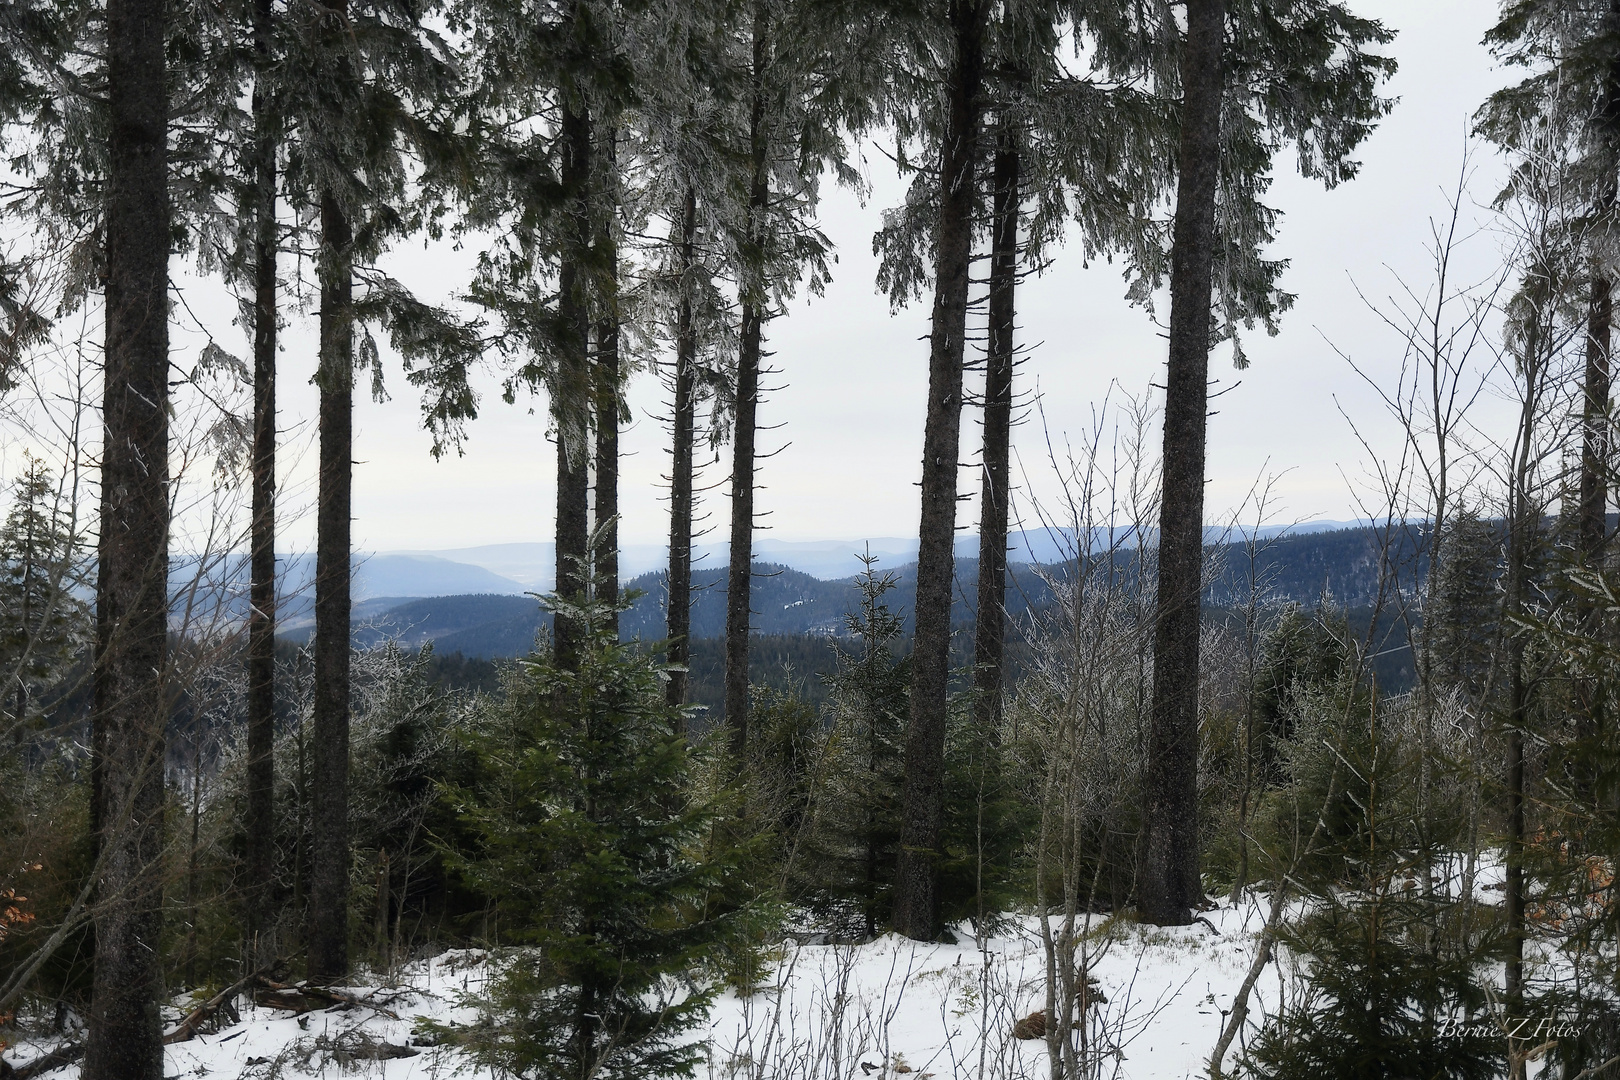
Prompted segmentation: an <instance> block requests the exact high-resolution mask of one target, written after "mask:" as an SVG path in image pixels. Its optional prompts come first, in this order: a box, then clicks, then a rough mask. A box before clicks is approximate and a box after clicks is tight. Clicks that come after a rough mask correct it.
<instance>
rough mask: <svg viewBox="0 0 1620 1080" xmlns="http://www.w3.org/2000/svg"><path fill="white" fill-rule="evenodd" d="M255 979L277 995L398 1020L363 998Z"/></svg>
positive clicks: (300, 984) (320, 987)
mask: <svg viewBox="0 0 1620 1080" xmlns="http://www.w3.org/2000/svg"><path fill="white" fill-rule="evenodd" d="M256 978H257V981H258V984H259V985H260V986H262V987H265V988H266V989H268V990H274V991H276V992H277V993H284V994H285V993H293V994H302V995H303V996H305V997H311V998H319V999H321V1000H323V1001H330V1002H332V1003H333V1004H334V1005H360V1006H362V1007H364V1008H367V1009H370V1010H372V1011H373V1012H376V1013H381V1014H382V1015H383V1016H386V1017H388V1019H390V1020H398V1019H399V1014H398V1013H396V1012H393V1011H391V1010H389V1009H385V1008H383V1007H382V1006H381V1005H378V1004H377V1003H376V1002H374V1001H367V1000H366V999H365V998H361V997H355V996H354V995H353V994H345V993H344V992H343V991H341V990H333V989H331V988H329V987H325V986H310V985H308V984H306V983H297V984H292V985H289V984H287V983H279V982H276V981H275V980H274V979H267V978H265V977H264V976H262V975H261V976H257V977H256Z"/></svg>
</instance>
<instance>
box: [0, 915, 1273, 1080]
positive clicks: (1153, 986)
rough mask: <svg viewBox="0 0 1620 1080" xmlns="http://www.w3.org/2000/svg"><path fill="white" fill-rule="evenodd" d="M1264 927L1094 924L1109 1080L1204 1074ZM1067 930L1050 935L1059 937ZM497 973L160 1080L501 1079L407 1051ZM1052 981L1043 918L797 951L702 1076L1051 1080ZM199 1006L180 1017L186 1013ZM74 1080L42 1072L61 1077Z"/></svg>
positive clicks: (197, 1045)
mask: <svg viewBox="0 0 1620 1080" xmlns="http://www.w3.org/2000/svg"><path fill="white" fill-rule="evenodd" d="M1265 914H1266V911H1265V901H1264V898H1260V899H1258V900H1246V901H1244V902H1243V903H1241V904H1239V905H1238V906H1236V907H1233V906H1222V907H1220V908H1218V909H1216V910H1214V911H1211V912H1208V913H1206V914H1205V916H1204V921H1200V922H1195V923H1194V924H1193V925H1191V926H1187V927H1176V928H1167V929H1160V928H1156V927H1151V926H1141V925H1137V924H1134V923H1127V922H1124V921H1107V920H1105V919H1104V918H1103V917H1099V916H1093V917H1092V930H1093V932H1092V933H1091V934H1089V935H1088V937H1087V938H1086V940H1087V942H1088V945H1087V948H1088V950H1089V951H1090V952H1091V954H1092V956H1091V959H1092V961H1093V967H1092V973H1093V975H1094V976H1095V977H1096V979H1097V981H1098V983H1099V984H1100V987H1101V990H1102V993H1103V996H1104V998H1105V999H1106V1002H1105V1003H1104V1004H1099V1005H1097V1006H1095V1007H1094V1008H1093V1010H1091V1012H1090V1013H1089V1014H1088V1015H1089V1018H1090V1022H1089V1024H1088V1028H1087V1038H1088V1039H1091V1040H1093V1045H1096V1046H1099V1047H1103V1048H1105V1050H1106V1052H1105V1054H1104V1055H1103V1059H1102V1067H1101V1069H1100V1071H1099V1072H1098V1074H1097V1075H1099V1076H1102V1077H1119V1078H1131V1080H1183V1078H1187V1077H1195V1076H1207V1075H1208V1056H1209V1053H1210V1051H1211V1049H1212V1048H1213V1047H1214V1045H1215V1042H1216V1039H1217V1038H1218V1036H1219V1032H1220V1027H1221V1023H1222V1020H1223V1011H1225V1010H1229V1009H1230V1008H1231V1001H1232V995H1233V993H1234V992H1235V991H1236V989H1237V987H1238V986H1239V985H1240V983H1241V982H1242V980H1243V976H1244V974H1245V972H1246V971H1247V969H1248V967H1249V964H1250V962H1251V959H1252V957H1253V955H1254V949H1255V947H1256V935H1257V934H1258V933H1259V931H1260V929H1261V927H1262V926H1263V925H1264V922H1265ZM1058 923H1059V920H1057V919H1054V920H1053V932H1054V933H1056V932H1057V930H1058V929H1059V926H1058ZM1099 924H1101V925H1099ZM959 929H960V930H962V931H966V929H967V928H965V927H963V928H959ZM1081 929H1082V930H1084V929H1085V927H1083V926H1082V927H1081ZM490 971H491V961H490V958H489V956H488V954H486V953H483V952H480V951H477V950H456V951H451V952H446V953H442V954H440V955H438V956H435V957H432V958H431V959H423V960H418V961H415V962H413V963H411V964H409V965H407V966H406V967H405V968H404V969H403V971H402V972H400V973H399V974H398V975H397V976H396V977H395V978H393V979H390V980H369V981H370V982H371V983H372V985H358V986H353V987H349V988H347V992H348V993H350V994H352V995H355V996H357V997H360V998H362V999H365V1000H366V1001H368V1002H369V1003H370V1004H374V1005H376V1006H378V1007H380V1008H381V1009H386V1010H388V1011H389V1012H391V1013H393V1014H394V1015H395V1016H397V1017H398V1019H394V1018H391V1017H390V1016H387V1015H384V1014H383V1013H381V1012H379V1011H377V1010H376V1009H373V1008H371V1007H369V1005H356V1006H349V1007H347V1008H343V1007H341V1006H340V1007H339V1008H337V1009H324V1010H318V1011H312V1012H307V1013H304V1014H302V1015H301V1016H297V1017H294V1016H290V1015H288V1014H287V1013H286V1012H285V1011H282V1010H277V1009H274V1008H270V1007H266V1006H254V1005H253V1004H252V1003H250V1002H249V1001H247V1000H246V999H245V998H244V999H242V1000H241V1002H240V1003H239V1009H240V1017H241V1022H240V1023H235V1024H229V1025H228V1026H224V1027H222V1028H221V1029H220V1030H219V1031H217V1032H214V1033H211V1034H205V1035H202V1036H199V1037H198V1038H196V1039H193V1040H191V1041H189V1042H185V1043H177V1044H173V1045H171V1046H169V1047H167V1050H166V1061H165V1066H164V1076H165V1077H167V1078H170V1080H179V1078H184V1077H208V1076H214V1077H244V1078H264V1080H270V1078H276V1077H282V1078H296V1077H306V1076H307V1077H337V1076H350V1075H364V1076H366V1077H374V1078H380V1080H406V1078H415V1077H450V1076H453V1075H454V1076H464V1077H468V1078H482V1077H487V1076H490V1075H491V1074H490V1073H489V1072H488V1070H486V1069H483V1068H481V1067H478V1066H475V1065H474V1064H473V1063H472V1062H471V1061H470V1060H469V1059H468V1058H467V1057H466V1055H465V1054H464V1053H463V1051H461V1050H460V1049H459V1048H456V1047H453V1046H442V1047H416V1046H412V1045H411V1041H412V1037H413V1035H412V1032H413V1027H414V1026H415V1025H416V1022H417V1020H418V1018H423V1017H425V1018H429V1019H431V1020H433V1021H436V1022H439V1023H448V1024H457V1023H467V1022H469V1021H471V1020H472V1019H473V1017H474V1012H473V1010H472V1008H471V1007H469V1006H467V1005H464V1004H462V999H463V997H464V995H466V994H467V993H469V992H476V991H478V990H479V989H480V988H481V986H482V984H483V982H484V981H485V980H487V979H488V978H489V976H490ZM1044 980H1045V954H1044V950H1043V948H1042V944H1041V931H1040V921H1039V919H1038V918H1037V917H1034V916H1022V917H1018V918H1015V919H1011V920H1009V921H1008V925H1007V927H1006V928H1005V929H1004V930H1003V932H1001V933H1000V934H998V935H996V936H994V937H991V938H989V939H988V940H986V941H985V942H984V947H983V949H982V950H981V949H980V947H979V946H978V945H977V944H975V942H974V940H973V939H972V937H971V936H970V935H969V934H967V933H965V932H964V933H962V935H961V937H960V940H959V941H958V943H957V944H951V945H946V944H918V943H916V942H912V941H909V940H907V939H904V938H900V937H896V936H894V935H889V936H885V937H882V938H879V939H877V940H875V941H872V942H867V943H863V944H854V945H850V944H797V943H794V942H792V941H788V942H786V943H784V944H783V945H782V946H781V948H780V950H779V953H778V955H777V956H776V957H775V958H774V964H773V966H772V969H771V973H770V975H769V977H768V978H767V980H766V982H765V985H763V986H762V987H760V989H759V990H758V991H757V992H755V993H753V994H747V995H742V994H738V993H736V992H734V991H726V992H725V993H722V994H720V995H719V996H718V997H717V998H716V1000H715V1004H714V1008H713V1010H712V1012H711V1014H710V1018H709V1023H708V1026H707V1031H706V1033H703V1034H700V1036H699V1037H702V1038H706V1040H707V1043H708V1060H707V1065H706V1066H705V1067H703V1068H700V1069H699V1072H698V1076H699V1077H704V1078H705V1080H722V1078H725V1080H730V1078H733V1077H735V1078H743V1077H747V1078H750V1080H810V1078H823V1077H825V1078H828V1080H832V1078H838V1080H844V1078H849V1077H854V1078H859V1080H865V1078H867V1077H870V1078H871V1080H883V1078H884V1077H894V1076H899V1075H904V1074H907V1073H909V1074H911V1076H913V1077H915V1078H916V1080H922V1078H923V1077H925V1076H928V1075H932V1076H933V1077H935V1078H937V1080H944V1078H946V1077H970V1076H971V1077H987V1078H1006V1080H1023V1078H1027V1080H1043V1078H1045V1077H1046V1076H1047V1066H1046V1044H1045V1042H1044V1040H1039V1039H1037V1040H1031V1041H1020V1040H1017V1039H1015V1038H1013V1037H1012V1028H1013V1025H1014V1024H1015V1023H1016V1022H1017V1021H1018V1020H1019V1019H1021V1018H1023V1017H1026V1016H1028V1015H1029V1014H1031V1013H1033V1012H1036V1011H1038V1010H1041V1009H1043V1008H1044V1007H1045V989H1044V987H1045V982H1044ZM1268 982H1269V986H1270V990H1271V993H1270V994H1269V995H1268V994H1267V993H1266V986H1267V984H1268ZM1276 990H1277V977H1276V974H1275V972H1268V973H1267V977H1266V978H1263V979H1262V980H1261V985H1259V986H1257V987H1256V993H1255V995H1254V1000H1252V1001H1251V1004H1250V1007H1251V1010H1252V1011H1251V1020H1255V1021H1258V1020H1259V1019H1260V1018H1261V1016H1262V1015H1263V1012H1264V1009H1265V1006H1266V1001H1267V998H1268V996H1269V997H1270V998H1272V999H1273V1000H1274V998H1275V994H1276ZM189 1000H190V999H189V998H187V999H185V1000H184V1001H182V1002H177V1003H176V1004H177V1006H186V1007H189ZM180 1011H181V1010H180V1008H179V1007H177V1008H176V1009H174V1010H173V1011H172V1012H171V1014H170V1015H171V1017H172V1018H178V1016H179V1015H180ZM52 1048H53V1047H52V1045H39V1044H35V1045H32V1046H27V1045H25V1046H18V1047H14V1048H12V1049H11V1050H10V1051H9V1052H8V1054H7V1059H8V1060H9V1061H10V1062H11V1063H12V1064H13V1065H22V1064H24V1063H25V1062H27V1061H29V1060H31V1059H33V1058H34V1057H36V1056H37V1055H38V1054H40V1053H42V1052H44V1051H46V1050H49V1049H52ZM379 1048H380V1053H379ZM1235 1050H1236V1048H1235V1047H1234V1052H1235ZM407 1052H410V1056H400V1057H386V1056H382V1055H386V1054H390V1053H392V1054H404V1053H407ZM1229 1063H1230V1061H1229ZM77 1075H78V1067H77V1066H68V1067H66V1068H63V1069H59V1070H56V1071H55V1072H52V1073H48V1074H46V1076H48V1077H50V1078H51V1080H76V1077H77Z"/></svg>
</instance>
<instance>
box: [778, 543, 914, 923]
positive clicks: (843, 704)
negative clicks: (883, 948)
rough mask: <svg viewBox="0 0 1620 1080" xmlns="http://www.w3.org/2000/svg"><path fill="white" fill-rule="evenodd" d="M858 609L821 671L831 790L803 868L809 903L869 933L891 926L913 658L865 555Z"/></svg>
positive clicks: (890, 585) (888, 581)
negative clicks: (832, 667)
mask: <svg viewBox="0 0 1620 1080" xmlns="http://www.w3.org/2000/svg"><path fill="white" fill-rule="evenodd" d="M861 561H862V562H863V563H864V564H865V569H864V570H863V571H862V572H861V573H860V575H859V576H857V577H856V579H855V586H856V588H857V589H859V590H860V596H861V601H860V609H859V610H858V611H852V612H849V613H848V614H847V615H846V616H845V617H844V618H845V627H846V629H847V630H848V633H849V636H850V640H851V642H852V643H853V647H845V646H843V645H842V644H836V645H835V647H836V648H837V661H836V663H837V670H836V671H834V672H833V673H832V674H831V675H830V676H828V678H827V690H828V704H827V710H828V715H829V718H830V721H831V723H830V727H829V733H828V738H829V739H830V740H831V747H830V750H829V758H830V760H831V762H832V764H831V766H830V768H829V770H828V772H829V777H830V779H829V787H828V790H827V791H826V792H825V793H824V794H823V795H822V796H821V799H820V804H821V810H820V812H819V813H818V814H817V817H816V822H815V828H814V830H813V832H812V835H811V837H810V844H809V846H810V852H809V856H808V858H806V859H805V860H804V865H803V866H802V867H800V868H799V877H800V879H801V881H802V883H803V884H802V885H801V888H803V889H804V890H805V894H806V895H807V896H808V897H809V899H810V901H811V904H812V906H813V907H816V908H819V909H820V910H821V911H823V912H824V913H826V914H828V915H832V916H834V917H837V916H840V915H846V913H847V915H853V921H854V922H855V923H856V925H857V926H859V928H860V930H861V932H862V933H863V934H864V935H865V936H866V937H868V938H871V937H874V936H875V935H876V934H877V933H878V931H879V930H880V929H881V928H882V927H883V926H885V925H887V924H888V921H889V915H890V909H891V906H892V900H891V895H892V890H893V887H894V863H895V856H896V854H897V849H898V844H899V841H900V789H901V783H902V780H903V773H902V763H903V757H902V753H903V747H904V732H905V723H906V713H907V697H908V695H909V693H910V676H911V671H910V662H909V658H908V657H899V656H896V655H895V648H896V646H897V645H898V643H899V641H900V638H901V635H902V633H903V632H904V623H903V621H902V620H901V618H900V616H899V614H898V613H896V612H894V611H893V610H891V609H890V608H889V606H888V604H887V603H885V602H884V599H883V598H884V596H885V595H886V594H887V593H889V592H890V591H892V590H893V589H894V588H895V587H896V585H898V583H899V582H898V580H897V579H896V577H895V575H894V574H893V573H892V572H890V573H882V574H880V573H878V571H877V570H876V564H877V559H875V558H873V557H872V556H870V555H867V556H863V557H862V560H861Z"/></svg>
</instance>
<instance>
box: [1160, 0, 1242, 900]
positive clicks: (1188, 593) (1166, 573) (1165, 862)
mask: <svg viewBox="0 0 1620 1080" xmlns="http://www.w3.org/2000/svg"><path fill="white" fill-rule="evenodd" d="M1224 29H1225V3H1224V0H1187V40H1186V44H1185V46H1184V48H1183V51H1182V54H1181V85H1182V95H1183V97H1182V110H1181V124H1182V127H1181V148H1180V163H1179V165H1180V177H1179V179H1178V182H1177V189H1176V216H1175V224H1174V226H1173V232H1172V236H1171V245H1172V246H1171V252H1170V362H1169V372H1168V377H1167V378H1166V380H1165V397H1164V462H1163V497H1162V500H1161V503H1160V508H1159V588H1158V598H1157V605H1158V612H1157V620H1156V625H1155V632H1154V641H1153V705H1152V725H1151V727H1152V731H1151V735H1150V739H1149V744H1148V760H1147V777H1146V792H1145V794H1146V796H1147V806H1146V807H1145V813H1144V815H1143V819H1144V820H1145V821H1146V823H1147V825H1146V828H1147V839H1146V843H1145V845H1144V848H1145V865H1144V866H1143V868H1142V873H1141V884H1140V896H1139V901H1140V905H1139V906H1140V909H1141V911H1142V916H1143V918H1145V919H1147V920H1148V921H1149V922H1152V923H1156V924H1158V925H1160V926H1169V925H1185V924H1186V923H1189V922H1191V921H1192V909H1193V907H1194V906H1195V905H1196V904H1197V903H1198V901H1199V900H1200V899H1201V898H1202V895H1203V890H1202V888H1201V887H1200V884H1199V880H1198V632H1199V593H1200V589H1201V586H1202V582H1203V554H1204V430H1205V413H1206V410H1207V408H1208V400H1209V386H1208V378H1209V342H1210V333H1209V324H1210V300H1211V294H1212V288H1213V274H1214V259H1215V243H1216V236H1215V187H1216V182H1217V178H1218V175H1219V171H1220V136H1221V81H1222V79H1221V52H1222V38H1223V36H1224Z"/></svg>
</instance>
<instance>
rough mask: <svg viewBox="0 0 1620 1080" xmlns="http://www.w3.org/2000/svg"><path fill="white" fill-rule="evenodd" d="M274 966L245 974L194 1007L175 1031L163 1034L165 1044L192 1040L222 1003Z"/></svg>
mask: <svg viewBox="0 0 1620 1080" xmlns="http://www.w3.org/2000/svg"><path fill="white" fill-rule="evenodd" d="M274 967H275V965H274V964H272V965H271V966H270V967H267V968H264V969H262V970H260V971H255V972H254V973H253V974H252V975H244V976H243V977H242V978H240V979H238V980H237V981H236V982H234V983H232V984H231V985H230V986H227V987H226V988H225V989H223V990H221V991H220V992H219V993H217V994H215V995H214V996H213V997H211V998H209V999H208V1000H207V1001H205V1002H203V1003H202V1004H201V1005H199V1006H197V1007H196V1008H195V1009H192V1010H191V1011H190V1012H189V1013H187V1014H186V1015H185V1018H184V1019H182V1020H181V1021H180V1023H179V1024H178V1025H177V1026H176V1027H175V1029H174V1030H173V1031H171V1032H169V1033H168V1034H167V1035H165V1036H163V1045H165V1046H168V1045H169V1044H170V1043H183V1042H190V1041H191V1040H192V1039H193V1038H195V1037H196V1035H197V1029H198V1028H200V1027H202V1026H203V1024H205V1023H206V1022H207V1021H208V1020H209V1019H210V1018H211V1017H212V1016H213V1015H214V1014H215V1013H216V1012H218V1011H219V1010H220V1007H221V1006H222V1005H224V1004H225V1003H226V1002H227V1001H230V1000H231V999H232V998H234V997H236V995H237V994H240V993H241V992H242V991H243V990H246V989H247V987H248V985H249V984H250V983H252V982H253V981H254V980H255V979H258V978H261V977H262V976H263V974H264V972H265V971H270V970H272V969H273V968H274Z"/></svg>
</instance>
